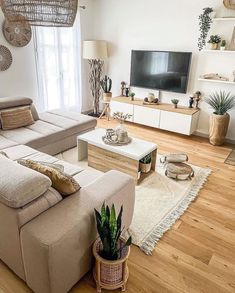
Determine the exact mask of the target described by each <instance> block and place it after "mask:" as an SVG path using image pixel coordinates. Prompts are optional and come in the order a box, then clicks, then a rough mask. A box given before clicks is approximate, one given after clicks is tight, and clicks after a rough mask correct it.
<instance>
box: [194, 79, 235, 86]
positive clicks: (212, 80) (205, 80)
mask: <svg viewBox="0 0 235 293" xmlns="http://www.w3.org/2000/svg"><path fill="white" fill-rule="evenodd" d="M198 80H199V81H204V82H216V83H224V84H233V85H235V82H234V81H224V80H216V79H205V78H199V79H198Z"/></svg>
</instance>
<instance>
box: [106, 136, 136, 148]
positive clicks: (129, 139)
mask: <svg viewBox="0 0 235 293" xmlns="http://www.w3.org/2000/svg"><path fill="white" fill-rule="evenodd" d="M102 140H103V142H104V143H105V144H108V145H113V146H122V145H128V144H129V143H131V142H132V138H131V137H128V141H124V142H120V141H113V140H111V139H108V138H107V137H106V136H102Z"/></svg>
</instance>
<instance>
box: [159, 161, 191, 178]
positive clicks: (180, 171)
mask: <svg viewBox="0 0 235 293" xmlns="http://www.w3.org/2000/svg"><path fill="white" fill-rule="evenodd" d="M165 174H166V176H167V177H169V178H172V179H175V180H188V179H192V178H193V177H194V171H193V168H192V167H191V166H189V165H187V164H185V163H168V164H167V166H166V172H165Z"/></svg>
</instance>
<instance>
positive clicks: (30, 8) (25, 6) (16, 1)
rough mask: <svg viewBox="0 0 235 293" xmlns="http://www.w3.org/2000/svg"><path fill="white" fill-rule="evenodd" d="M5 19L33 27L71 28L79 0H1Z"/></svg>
mask: <svg viewBox="0 0 235 293" xmlns="http://www.w3.org/2000/svg"><path fill="white" fill-rule="evenodd" d="M0 3H1V7H2V11H3V13H4V15H5V17H6V18H7V19H8V20H9V21H11V22H15V21H22V20H24V21H27V22H29V23H30V24H31V25H32V26H56V27H71V26H73V24H74V21H75V18H76V14H77V9H78V0H0Z"/></svg>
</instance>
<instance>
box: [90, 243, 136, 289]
mask: <svg viewBox="0 0 235 293" xmlns="http://www.w3.org/2000/svg"><path fill="white" fill-rule="evenodd" d="M124 243H125V242H124V240H122V239H120V243H119V246H121V245H122V246H123V245H124ZM101 250H102V243H101V241H100V239H97V240H96V241H95V243H94V244H93V255H94V257H95V260H96V263H95V268H94V271H93V275H94V279H95V281H96V285H97V291H98V292H101V289H102V288H103V289H106V290H114V289H118V288H121V289H122V291H125V289H126V283H127V280H128V277H129V270H128V267H127V259H128V257H129V254H130V247H125V248H124V249H123V250H122V253H121V258H120V259H118V260H116V261H110V260H106V259H103V258H102V257H101V256H100V254H99V253H100V251H101Z"/></svg>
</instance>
